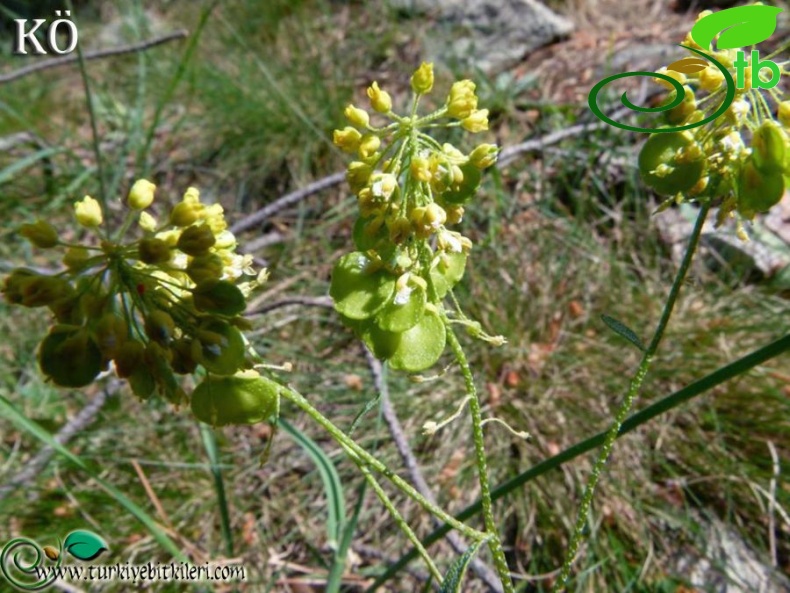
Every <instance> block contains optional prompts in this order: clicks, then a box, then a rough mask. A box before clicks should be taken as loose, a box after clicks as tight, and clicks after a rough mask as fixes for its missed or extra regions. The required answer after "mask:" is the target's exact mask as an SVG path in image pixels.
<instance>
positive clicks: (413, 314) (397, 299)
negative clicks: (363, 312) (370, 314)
mask: <svg viewBox="0 0 790 593" xmlns="http://www.w3.org/2000/svg"><path fill="white" fill-rule="evenodd" d="M427 301H428V299H427V296H426V294H425V290H423V288H422V287H420V286H413V287H412V286H404V287H403V288H401V289H400V290H396V291H395V293H394V294H393V298H392V299H391V300H390V301H389V302H387V304H385V305H384V306H383V307H382V308H381V310H380V311H379V312H378V313H376V323H377V324H378V326H379V327H380V328H381V329H383V330H385V331H389V332H404V331H406V330H407V329H411V328H412V327H414V326H415V325H417V323H419V321H420V320H421V319H422V316H423V314H424V313H425V305H426V303H427Z"/></svg>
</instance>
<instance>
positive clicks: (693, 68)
mask: <svg viewBox="0 0 790 593" xmlns="http://www.w3.org/2000/svg"><path fill="white" fill-rule="evenodd" d="M707 67H708V62H706V61H705V60H703V59H702V58H696V57H694V56H689V57H687V58H682V59H680V60H677V61H675V62H672V63H671V64H670V65H669V66H667V70H674V71H675V72H682V73H683V74H694V73H695V72H700V71H702V70H704V69H705V68H707Z"/></svg>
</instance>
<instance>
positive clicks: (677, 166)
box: [639, 132, 705, 196]
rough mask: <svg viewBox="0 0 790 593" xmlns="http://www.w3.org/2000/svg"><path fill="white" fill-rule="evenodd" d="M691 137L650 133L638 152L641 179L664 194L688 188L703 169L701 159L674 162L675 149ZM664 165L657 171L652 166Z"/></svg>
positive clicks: (700, 174)
mask: <svg viewBox="0 0 790 593" xmlns="http://www.w3.org/2000/svg"><path fill="white" fill-rule="evenodd" d="M693 142H694V141H693V140H692V139H691V138H689V137H688V136H686V135H684V134H682V133H680V132H673V133H665V134H653V135H652V136H650V138H648V140H647V142H645V145H644V146H643V147H642V150H641V151H640V152H639V173H640V175H641V176H642V180H643V181H644V182H645V183H646V184H647V185H649V186H650V187H651V188H653V189H654V190H655V192H656V193H658V194H661V195H664V196H673V195H675V194H677V193H679V192H684V191H688V190H690V189H691V188H692V187H694V185H695V184H696V183H697V181H699V179H700V177H702V174H703V172H704V170H705V161H704V159H698V160H694V161H689V162H683V163H678V162H676V160H675V157H676V155H677V151H678V150H679V149H681V148H685V147H687V146H689V145H691V144H692V143H693ZM661 165H666V166H667V167H669V168H670V170H669V171H668V172H667V173H665V174H661V173H658V172H657V171H656V170H657V169H658V168H659V167H660V166H661Z"/></svg>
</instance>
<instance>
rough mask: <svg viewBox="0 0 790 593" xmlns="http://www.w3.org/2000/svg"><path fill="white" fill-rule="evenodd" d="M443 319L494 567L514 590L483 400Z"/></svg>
mask: <svg viewBox="0 0 790 593" xmlns="http://www.w3.org/2000/svg"><path fill="white" fill-rule="evenodd" d="M444 321H445V326H446V328H447V342H448V343H449V344H450V349H451V350H452V351H453V355H454V356H455V360H456V361H457V362H458V366H459V367H460V368H461V373H462V374H463V376H464V383H465V384H466V392H467V394H469V396H470V398H469V411H470V412H471V414H472V438H473V439H474V443H475V463H476V465H477V474H478V479H479V481H480V500H481V502H482V505H483V522H484V523H485V526H486V533H487V535H488V536H489V540H488V547H489V549H490V550H491V555H492V556H493V558H494V567H495V568H496V571H497V574H498V575H499V579H500V580H501V581H502V587H503V590H504V592H505V593H513V591H514V589H513V582H512V581H511V580H510V569H509V568H508V566H507V560H506V559H505V552H504V551H503V550H502V541H501V540H500V539H499V528H498V526H497V523H496V521H495V520H494V510H493V505H492V503H491V485H490V484H489V481H488V464H487V463H486V450H485V442H484V439H483V424H482V422H483V418H482V415H481V413H480V400H479V399H478V398H477V389H475V381H474V377H473V376H472V369H471V368H469V362H468V361H467V360H466V355H465V354H464V350H463V348H461V344H460V342H459V341H458V338H457V337H456V336H455V333H454V332H453V330H452V328H451V326H450V323H449V321H448V320H447V319H446V318H445V320H444Z"/></svg>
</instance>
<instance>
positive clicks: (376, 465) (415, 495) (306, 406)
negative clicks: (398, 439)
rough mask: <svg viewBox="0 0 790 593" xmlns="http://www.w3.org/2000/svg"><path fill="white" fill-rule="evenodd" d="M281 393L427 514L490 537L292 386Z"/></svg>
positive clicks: (480, 536)
mask: <svg viewBox="0 0 790 593" xmlns="http://www.w3.org/2000/svg"><path fill="white" fill-rule="evenodd" d="M280 394H281V395H282V396H283V397H285V398H286V399H288V400H289V401H291V402H293V403H294V404H296V406H297V407H299V408H300V409H301V410H302V411H304V412H306V413H307V415H308V416H310V417H311V418H312V419H313V420H315V421H316V422H317V423H318V424H319V425H320V426H322V427H323V428H324V429H325V430H326V431H327V432H328V433H329V435H330V436H331V437H332V438H333V439H335V441H337V443H338V444H339V445H340V446H341V447H343V449H345V451H346V454H347V455H348V456H349V457H351V458H352V460H353V461H354V463H357V464H359V463H364V464H365V465H366V466H367V467H369V468H370V469H372V470H374V471H376V472H378V473H380V474H381V475H383V476H384V477H385V478H387V479H388V480H390V481H391V482H392V484H393V485H394V486H395V487H396V488H397V489H398V490H400V491H401V492H403V493H404V494H405V495H406V496H408V497H409V498H411V499H412V500H414V501H415V502H417V503H418V504H419V505H420V506H421V507H423V508H424V509H425V510H426V511H428V512H429V513H431V514H433V515H434V516H436V517H438V518H439V519H441V520H442V521H444V522H445V523H447V524H448V525H450V526H452V527H453V528H455V529H457V530H458V531H460V532H461V533H463V534H464V535H465V536H467V537H469V538H471V539H474V540H484V539H486V537H487V535H486V534H485V533H482V532H481V531H478V530H477V529H474V528H472V527H469V526H468V525H465V524H464V523H462V522H461V521H458V520H457V519H455V518H454V517H453V516H452V515H450V514H449V513H447V512H445V511H444V510H442V509H441V508H439V507H438V506H436V505H434V504H432V503H431V502H430V501H428V500H426V498H425V497H424V496H423V495H422V494H420V493H419V492H417V490H416V489H415V488H414V487H413V486H412V485H411V484H409V483H408V482H407V481H406V480H404V479H403V478H401V477H400V476H398V475H397V474H395V473H394V472H393V471H392V470H391V469H390V468H388V467H387V466H386V465H384V463H382V462H381V461H379V460H378V459H376V458H375V457H374V456H373V455H371V454H370V453H368V452H367V451H365V449H363V448H362V447H360V446H359V445H358V444H357V443H356V441H354V440H353V439H351V438H350V437H349V436H348V435H347V434H346V433H344V432H343V431H342V430H340V429H339V428H338V427H337V426H335V425H334V424H333V423H332V422H331V421H330V420H329V419H328V418H327V417H326V416H324V415H323V414H322V413H321V412H319V411H318V410H317V409H315V408H314V407H313V406H312V404H311V403H310V402H309V401H307V399H306V398H305V397H304V396H303V395H302V394H301V393H299V392H298V391H296V390H294V389H293V388H291V387H283V390H282V391H281V392H280Z"/></svg>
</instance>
